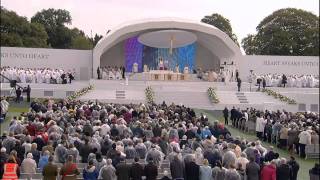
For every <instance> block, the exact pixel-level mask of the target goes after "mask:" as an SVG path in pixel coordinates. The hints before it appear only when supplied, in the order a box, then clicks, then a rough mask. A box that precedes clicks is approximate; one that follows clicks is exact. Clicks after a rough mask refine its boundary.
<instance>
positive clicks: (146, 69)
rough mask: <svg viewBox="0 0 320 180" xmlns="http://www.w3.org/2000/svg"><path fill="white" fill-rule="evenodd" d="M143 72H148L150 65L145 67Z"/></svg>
mask: <svg viewBox="0 0 320 180" xmlns="http://www.w3.org/2000/svg"><path fill="white" fill-rule="evenodd" d="M143 72H148V65H146V64H145V65H143Z"/></svg>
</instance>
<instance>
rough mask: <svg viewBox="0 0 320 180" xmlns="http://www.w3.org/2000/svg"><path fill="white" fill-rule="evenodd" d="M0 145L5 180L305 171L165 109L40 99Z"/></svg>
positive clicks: (196, 179) (289, 175) (201, 177)
mask: <svg viewBox="0 0 320 180" xmlns="http://www.w3.org/2000/svg"><path fill="white" fill-rule="evenodd" d="M0 144H1V153H0V163H1V166H0V171H1V176H2V177H1V178H3V179H6V178H8V177H11V178H12V177H17V176H19V175H20V174H22V173H26V174H27V175H28V176H32V174H35V173H37V172H41V173H42V175H43V178H44V179H55V178H56V177H57V176H58V175H60V177H62V179H76V178H77V177H78V178H79V176H81V177H82V178H83V179H107V180H108V179H110V180H115V179H118V180H122V179H135V180H138V179H142V176H145V178H146V179H147V180H155V179H157V178H162V179H170V178H172V179H186V180H243V179H244V178H246V179H248V180H257V179H259V178H261V179H263V180H267V179H271V180H275V179H280V177H281V179H282V180H296V179H297V174H298V170H299V164H298V163H297V162H296V161H295V159H294V157H291V158H290V159H288V160H287V159H285V158H280V157H279V154H278V153H277V152H274V150H273V149H268V150H267V149H266V148H265V147H263V146H262V144H261V143H260V141H252V142H249V141H247V140H246V139H244V138H241V137H232V136H231V134H230V132H229V131H228V129H227V128H226V127H225V126H224V125H223V124H222V123H220V122H218V121H214V122H213V123H211V122H209V120H208V118H206V117H205V116H203V115H200V116H196V113H195V112H194V110H193V109H190V108H187V107H184V106H179V105H174V104H171V105H166V104H165V103H163V104H160V105H144V104H139V105H133V104H130V105H120V104H104V103H99V102H97V101H96V102H90V101H89V102H80V101H69V102H67V101H65V100H61V101H57V102H55V101H53V100H48V101H46V102H38V101H37V100H35V101H34V102H32V103H31V109H30V111H29V112H27V113H23V114H21V116H20V117H18V118H16V117H14V118H13V119H12V121H11V123H10V126H9V129H8V133H3V135H2V137H1V143H0ZM132 159H134V162H132V161H131V160H132ZM140 160H143V161H140ZM129 161H131V162H132V163H128V162H129ZM145 162H146V163H145ZM166 162H168V164H169V166H168V167H167V169H166V168H164V167H163V165H164V164H165V163H166ZM83 163H85V164H86V165H85V167H84V168H83V169H80V167H79V166H80V165H81V164H83ZM8 167H9V168H8ZM317 167H318V166H317ZM9 170H11V171H10V172H9ZM12 170H14V172H12ZM161 170H164V171H163V174H162V175H160V171H161ZM81 172H82V175H80V173H81ZM168 172H170V173H168ZM312 172H314V174H315V173H316V172H318V169H315V170H313V171H312ZM169 174H170V175H169Z"/></svg>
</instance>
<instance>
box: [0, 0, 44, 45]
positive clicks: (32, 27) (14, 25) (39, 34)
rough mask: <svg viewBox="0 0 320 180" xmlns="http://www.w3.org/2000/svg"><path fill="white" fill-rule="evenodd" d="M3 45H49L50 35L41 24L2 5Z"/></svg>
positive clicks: (1, 28)
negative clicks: (32, 21)
mask: <svg viewBox="0 0 320 180" xmlns="http://www.w3.org/2000/svg"><path fill="white" fill-rule="evenodd" d="M0 32H1V46H16V47H47V43H46V41H47V38H48V35H47V33H46V31H45V29H44V27H43V26H42V25H41V24H38V23H30V22H29V21H28V20H27V18H25V17H21V16H18V15H17V14H16V13H15V12H13V11H8V10H7V9H5V8H4V7H2V6H1V25H0Z"/></svg>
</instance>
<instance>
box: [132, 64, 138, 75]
mask: <svg viewBox="0 0 320 180" xmlns="http://www.w3.org/2000/svg"><path fill="white" fill-rule="evenodd" d="M132 72H133V73H137V72H138V63H136V62H135V63H133V66H132Z"/></svg>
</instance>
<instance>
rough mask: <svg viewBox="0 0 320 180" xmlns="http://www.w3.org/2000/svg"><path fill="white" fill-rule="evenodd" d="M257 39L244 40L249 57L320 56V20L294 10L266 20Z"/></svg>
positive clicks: (259, 29) (275, 14)
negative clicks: (252, 55)
mask: <svg viewBox="0 0 320 180" xmlns="http://www.w3.org/2000/svg"><path fill="white" fill-rule="evenodd" d="M256 30H257V34H256V35H249V36H248V37H246V38H244V39H243V40H242V47H243V48H244V50H245V52H246V53H247V54H259V55H292V56H319V17H318V16H316V15H314V14H312V13H310V12H307V11H304V10H301V9H294V8H286V9H280V10H277V11H275V12H273V13H272V14H271V15H269V16H267V17H266V18H264V19H263V20H262V21H261V22H260V23H259V25H258V26H257V28H256Z"/></svg>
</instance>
